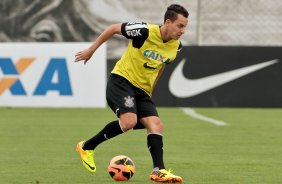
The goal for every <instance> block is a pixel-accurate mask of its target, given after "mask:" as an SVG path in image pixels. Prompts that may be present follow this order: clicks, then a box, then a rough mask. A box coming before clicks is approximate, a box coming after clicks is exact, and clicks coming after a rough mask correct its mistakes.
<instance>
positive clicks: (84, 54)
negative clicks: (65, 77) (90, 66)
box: [75, 49, 93, 64]
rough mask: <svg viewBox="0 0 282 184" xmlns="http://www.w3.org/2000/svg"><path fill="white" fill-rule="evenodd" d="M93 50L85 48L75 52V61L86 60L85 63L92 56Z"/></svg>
mask: <svg viewBox="0 0 282 184" xmlns="http://www.w3.org/2000/svg"><path fill="white" fill-rule="evenodd" d="M92 55H93V52H92V51H91V50H90V49H85V50H83V51H80V52H78V53H76V54H75V62H79V61H84V64H86V63H87V61H88V60H89V59H90V58H91V57H92Z"/></svg>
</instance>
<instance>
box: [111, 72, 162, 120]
mask: <svg viewBox="0 0 282 184" xmlns="http://www.w3.org/2000/svg"><path fill="white" fill-rule="evenodd" d="M106 97H107V102H108V105H109V106H110V107H111V109H112V110H113V112H114V113H115V114H116V115H117V117H119V115H120V114H122V113H125V112H133V113H135V114H136V115H137V118H138V119H139V118H141V117H147V116H158V112H157V109H156V106H155V104H154V102H153V101H152V99H151V97H150V96H149V95H148V94H147V93H145V92H144V91H143V90H141V89H139V88H137V87H135V86H133V85H132V84H131V83H130V82H129V81H128V80H127V79H125V78H124V77H122V76H120V75H117V74H111V75H110V77H109V80H108V83H107V90H106Z"/></svg>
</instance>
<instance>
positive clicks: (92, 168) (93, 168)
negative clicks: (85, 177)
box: [82, 160, 95, 171]
mask: <svg viewBox="0 0 282 184" xmlns="http://www.w3.org/2000/svg"><path fill="white" fill-rule="evenodd" d="M82 161H83V162H84V163H85V164H86V165H87V166H88V167H89V168H90V169H91V170H93V171H94V170H95V167H92V166H91V165H89V164H88V163H87V162H85V161H84V160H82Z"/></svg>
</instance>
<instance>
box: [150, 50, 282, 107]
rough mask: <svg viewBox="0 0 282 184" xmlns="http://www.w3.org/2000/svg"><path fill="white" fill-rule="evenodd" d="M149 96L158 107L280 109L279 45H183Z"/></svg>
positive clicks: (281, 72) (281, 64)
mask: <svg viewBox="0 0 282 184" xmlns="http://www.w3.org/2000/svg"><path fill="white" fill-rule="evenodd" d="M153 98H154V100H155V102H156V104H158V105H159V106H178V107H183V106H191V107H282V48H281V47H220V46H200V47H199V46H190V47H184V48H183V49H182V50H181V52H180V53H179V55H178V57H177V58H176V60H175V61H174V62H173V63H171V64H169V65H168V66H167V67H166V69H165V71H164V74H163V76H162V77H161V79H160V80H159V82H158V85H157V87H156V89H155V91H154V94H153Z"/></svg>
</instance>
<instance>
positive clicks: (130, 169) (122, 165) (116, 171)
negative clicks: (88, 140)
mask: <svg viewBox="0 0 282 184" xmlns="http://www.w3.org/2000/svg"><path fill="white" fill-rule="evenodd" d="M108 172H109V174H110V175H111V177H112V178H113V179H114V180H116V181H127V180H129V179H130V178H131V177H132V176H133V174H134V172H135V165H134V163H133V161H132V159H131V158H129V157H128V156H125V155H118V156H115V157H114V158H112V160H111V161H110V164H109V166H108Z"/></svg>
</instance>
